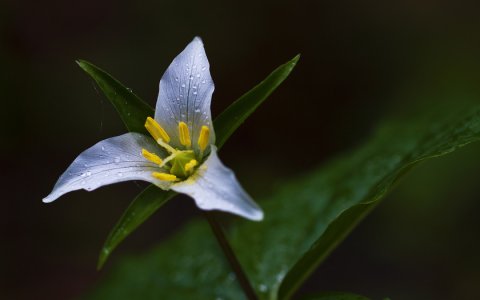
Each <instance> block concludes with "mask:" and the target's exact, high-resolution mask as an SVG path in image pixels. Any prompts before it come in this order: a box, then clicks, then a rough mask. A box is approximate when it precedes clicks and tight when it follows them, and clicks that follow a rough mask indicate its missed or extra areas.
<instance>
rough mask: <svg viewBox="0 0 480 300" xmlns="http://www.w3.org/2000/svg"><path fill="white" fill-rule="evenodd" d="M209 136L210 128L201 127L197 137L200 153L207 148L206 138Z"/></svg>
mask: <svg viewBox="0 0 480 300" xmlns="http://www.w3.org/2000/svg"><path fill="white" fill-rule="evenodd" d="M209 136H210V128H208V126H205V125H204V126H202V130H201V131H200V135H199V136H198V142H197V143H198V146H199V147H200V150H201V151H204V150H205V148H207V146H208V138H209Z"/></svg>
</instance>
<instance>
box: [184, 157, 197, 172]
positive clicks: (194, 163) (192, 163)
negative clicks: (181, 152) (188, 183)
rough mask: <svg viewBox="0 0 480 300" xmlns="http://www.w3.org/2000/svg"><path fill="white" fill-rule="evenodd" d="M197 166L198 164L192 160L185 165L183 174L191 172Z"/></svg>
mask: <svg viewBox="0 0 480 300" xmlns="http://www.w3.org/2000/svg"><path fill="white" fill-rule="evenodd" d="M197 164H198V162H197V161H196V160H195V159H192V160H191V161H189V162H188V163H186V164H185V172H188V171H190V170H192V169H193V168H194V167H195V166H196V165H197Z"/></svg>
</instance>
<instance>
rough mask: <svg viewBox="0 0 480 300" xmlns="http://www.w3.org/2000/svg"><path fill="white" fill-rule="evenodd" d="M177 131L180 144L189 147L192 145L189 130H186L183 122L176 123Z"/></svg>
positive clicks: (186, 127)
mask: <svg viewBox="0 0 480 300" xmlns="http://www.w3.org/2000/svg"><path fill="white" fill-rule="evenodd" d="M178 132H179V139H180V144H182V145H184V146H186V147H190V146H191V145H192V141H191V140H190V132H189V131H188V126H187V124H186V123H185V122H180V123H178Z"/></svg>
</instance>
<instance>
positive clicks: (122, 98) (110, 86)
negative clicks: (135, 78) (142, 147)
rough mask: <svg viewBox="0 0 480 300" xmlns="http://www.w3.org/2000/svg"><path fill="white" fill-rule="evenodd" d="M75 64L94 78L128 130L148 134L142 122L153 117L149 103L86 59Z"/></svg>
mask: <svg viewBox="0 0 480 300" xmlns="http://www.w3.org/2000/svg"><path fill="white" fill-rule="evenodd" d="M77 64H78V65H79V66H80V68H82V69H83V70H84V71H85V72H87V74H88V75H90V76H91V77H92V78H93V80H95V82H96V83H97V84H98V86H99V87H100V89H101V90H102V91H103V93H104V94H105V96H106V97H107V98H108V100H110V102H111V103H112V104H113V106H114V107H115V109H116V110H117V111H118V114H119V115H120V118H121V119H122V121H123V123H125V126H127V129H128V130H129V131H133V132H139V133H143V134H148V132H147V131H146V129H145V126H144V124H145V120H146V119H147V117H148V116H150V117H153V113H154V111H153V109H152V108H151V107H150V105H148V104H147V103H146V102H145V101H143V100H142V99H140V98H139V97H138V96H137V95H135V94H134V93H133V92H132V91H131V90H130V89H128V88H126V87H125V86H123V85H122V84H121V83H120V82H119V81H118V80H116V79H115V78H113V77H112V76H110V74H108V73H107V72H105V71H103V70H102V69H100V68H98V67H96V66H95V65H93V64H91V63H89V62H88V61H85V60H78V61H77Z"/></svg>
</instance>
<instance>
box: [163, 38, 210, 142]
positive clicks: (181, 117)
mask: <svg viewBox="0 0 480 300" xmlns="http://www.w3.org/2000/svg"><path fill="white" fill-rule="evenodd" d="M213 90H214V85H213V80H212V77H211V75H210V64H209V63H208V59H207V55H206V53H205V49H204V48H203V42H202V40H201V39H200V38H199V37H196V38H194V39H193V41H192V42H190V44H188V46H187V47H186V48H185V50H183V51H182V52H181V53H180V54H179V55H178V56H177V57H176V58H175V59H174V60H173V62H172V63H171V64H170V66H169V67H168V69H167V70H166V71H165V74H163V77H162V79H161V80H160V90H159V94H158V99H157V105H156V108H155V120H156V121H157V122H158V123H159V124H160V125H161V126H162V127H163V128H165V130H166V131H167V133H168V134H169V135H170V137H171V142H170V143H171V144H172V146H174V147H175V148H181V144H180V140H179V128H178V124H179V123H180V122H185V123H186V124H187V126H188V129H189V131H190V136H191V141H192V147H193V148H194V149H195V150H197V151H198V150H199V149H198V144H197V141H198V137H199V135H200V130H201V128H202V126H208V127H209V129H210V136H209V140H210V141H209V143H208V144H214V143H215V134H214V132H213V126H212V123H211V118H212V116H211V112H210V102H211V99H212V93H213Z"/></svg>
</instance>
